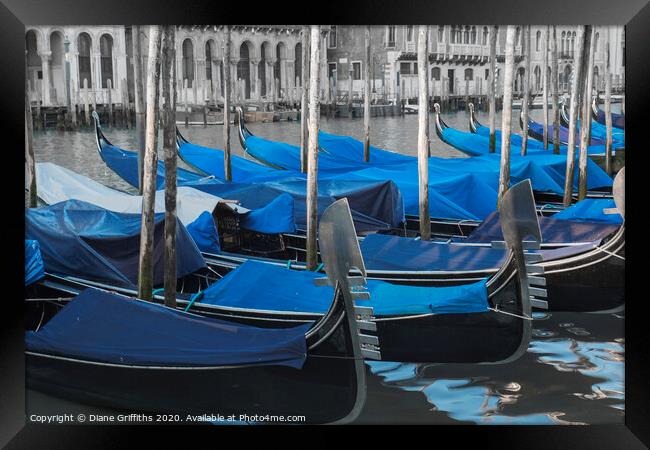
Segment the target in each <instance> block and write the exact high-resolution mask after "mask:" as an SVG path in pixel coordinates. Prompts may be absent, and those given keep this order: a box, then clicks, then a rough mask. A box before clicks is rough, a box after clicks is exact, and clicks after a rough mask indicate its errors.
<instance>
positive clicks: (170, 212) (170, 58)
mask: <svg viewBox="0 0 650 450" xmlns="http://www.w3.org/2000/svg"><path fill="white" fill-rule="evenodd" d="M175 44H176V27H175V26H174V25H165V26H164V27H163V36H162V50H161V58H162V61H161V76H162V83H161V84H162V98H163V101H164V102H165V103H164V105H163V108H162V119H163V120H162V122H163V151H164V154H165V282H164V283H165V285H164V287H165V305H166V306H169V307H171V308H174V307H176V279H177V277H176V167H177V161H176V158H177V155H176V45H175Z"/></svg>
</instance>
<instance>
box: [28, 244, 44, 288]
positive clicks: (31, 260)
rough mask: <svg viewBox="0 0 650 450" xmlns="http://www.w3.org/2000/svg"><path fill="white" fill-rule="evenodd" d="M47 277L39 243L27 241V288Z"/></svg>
mask: <svg viewBox="0 0 650 450" xmlns="http://www.w3.org/2000/svg"><path fill="white" fill-rule="evenodd" d="M44 276H45V267H44V266H43V257H42V256H41V247H40V245H39V244H38V241H35V240H33V239H25V286H29V285H30V284H32V283H33V282H35V281H38V280H40V279H41V278H43V277H44Z"/></svg>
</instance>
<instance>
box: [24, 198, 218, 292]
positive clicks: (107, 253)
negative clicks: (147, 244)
mask: <svg viewBox="0 0 650 450" xmlns="http://www.w3.org/2000/svg"><path fill="white" fill-rule="evenodd" d="M25 216H26V218H25V234H26V236H25V237H26V239H36V240H38V241H39V243H40V245H41V253H42V254H43V261H44V263H45V269H46V270H47V272H49V273H54V274H61V275H69V276H78V277H84V278H89V279H92V280H97V281H105V282H110V283H117V284H119V285H120V286H125V287H134V286H135V285H137V282H138V264H139V263H138V258H139V252H140V225H141V220H142V215H141V214H126V213H116V212H112V211H108V210H106V209H103V208H100V207H98V206H95V205H92V204H90V203H86V202H82V201H79V200H68V201H65V202H60V203H56V204H54V205H51V206H46V207H42V208H31V209H28V210H27V211H26V213H25ZM164 223H165V215H164V213H159V214H156V215H155V216H154V246H153V249H152V252H153V266H154V279H153V283H154V285H157V284H160V283H162V282H163V277H164V271H163V269H164V267H163V264H164V248H165V239H164V228H165V225H164ZM203 267H205V261H204V259H203V257H202V256H201V252H200V251H199V249H198V248H197V246H196V244H195V243H194V241H193V240H192V238H191V237H190V235H189V233H188V232H187V229H186V228H185V227H184V226H183V224H182V223H181V222H180V221H178V219H177V223H176V270H177V274H178V277H179V278H180V277H183V276H185V275H188V274H190V273H193V272H195V271H197V270H199V269H201V268H203Z"/></svg>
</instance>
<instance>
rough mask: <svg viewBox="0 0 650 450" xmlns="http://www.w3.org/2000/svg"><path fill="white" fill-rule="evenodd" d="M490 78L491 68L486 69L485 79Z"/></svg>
mask: <svg viewBox="0 0 650 450" xmlns="http://www.w3.org/2000/svg"><path fill="white" fill-rule="evenodd" d="M489 78H490V69H485V79H486V80H487V79H489Z"/></svg>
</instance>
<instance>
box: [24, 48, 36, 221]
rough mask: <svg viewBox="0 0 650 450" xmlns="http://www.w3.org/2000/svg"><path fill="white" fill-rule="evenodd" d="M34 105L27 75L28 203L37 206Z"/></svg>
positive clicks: (26, 155) (26, 145) (26, 156)
mask: <svg viewBox="0 0 650 450" xmlns="http://www.w3.org/2000/svg"><path fill="white" fill-rule="evenodd" d="M25 73H27V58H25ZM33 120H34V119H33V118H32V105H31V102H30V101H29V80H28V78H27V77H25V163H26V164H27V176H28V182H29V187H28V190H29V198H28V201H27V205H28V206H29V207H30V208H36V198H37V197H36V158H35V157H34V140H33V127H34V123H33Z"/></svg>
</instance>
